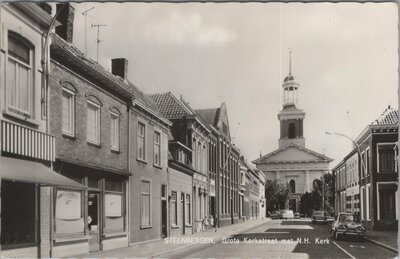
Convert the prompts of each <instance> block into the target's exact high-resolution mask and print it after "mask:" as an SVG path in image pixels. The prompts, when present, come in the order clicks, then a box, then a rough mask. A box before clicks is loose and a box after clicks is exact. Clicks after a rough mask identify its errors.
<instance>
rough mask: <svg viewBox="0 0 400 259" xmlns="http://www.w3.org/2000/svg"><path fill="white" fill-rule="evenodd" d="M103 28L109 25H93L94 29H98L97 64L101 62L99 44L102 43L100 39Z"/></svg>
mask: <svg viewBox="0 0 400 259" xmlns="http://www.w3.org/2000/svg"><path fill="white" fill-rule="evenodd" d="M103 26H107V24H92V28H93V27H97V59H96V61H97V62H99V44H100V42H101V40H100V38H99V37H100V27H103Z"/></svg>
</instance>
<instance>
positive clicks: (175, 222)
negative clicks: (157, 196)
mask: <svg viewBox="0 0 400 259" xmlns="http://www.w3.org/2000/svg"><path fill="white" fill-rule="evenodd" d="M176 199H177V194H176V192H171V222H172V226H174V227H176V226H178V204H177V202H176Z"/></svg>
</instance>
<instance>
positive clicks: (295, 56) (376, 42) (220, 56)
mask: <svg viewBox="0 0 400 259" xmlns="http://www.w3.org/2000/svg"><path fill="white" fill-rule="evenodd" d="M73 6H74V7H75V24H74V25H75V28H74V44H75V45H76V46H77V47H78V48H80V49H81V50H82V51H83V50H84V49H85V26H86V28H87V49H88V50H87V55H88V56H89V57H91V58H92V59H94V60H96V36H97V29H96V28H95V27H94V28H93V27H92V26H91V25H93V24H105V25H107V26H103V27H101V28H100V40H101V42H100V45H99V46H100V47H99V63H100V64H102V65H103V66H104V67H106V68H107V69H110V64H111V59H112V58H121V57H124V58H126V59H128V61H129V68H128V79H129V80H130V81H131V82H133V83H134V84H135V85H137V86H138V87H139V88H140V89H141V90H142V91H143V92H145V93H161V92H169V91H170V92H172V93H173V94H175V96H177V97H179V96H180V95H182V96H183V98H184V99H185V100H186V101H187V102H189V104H190V106H191V107H192V108H194V109H203V108H216V107H219V106H220V105H221V103H222V102H225V103H226V105H227V109H228V117H229V124H230V130H231V135H232V136H233V138H234V139H233V141H234V143H235V144H236V146H237V147H238V148H239V149H240V151H241V153H242V154H243V155H244V156H245V158H246V159H247V160H248V161H253V160H255V159H256V158H258V157H259V156H260V154H262V155H265V154H267V153H269V152H272V151H274V150H275V149H277V148H278V139H279V121H278V118H277V114H278V112H279V111H280V110H281V109H282V82H283V79H284V77H285V76H286V75H287V74H288V70H289V65H288V64H289V50H291V51H292V74H293V75H294V76H295V78H296V80H297V81H298V82H299V83H300V88H299V104H298V107H299V108H300V109H303V111H304V112H305V113H306V117H305V120H304V137H305V141H306V147H307V148H309V149H311V150H314V151H316V152H319V153H322V154H325V155H327V156H328V157H330V158H332V159H334V161H333V162H332V163H331V164H330V167H333V166H334V165H336V164H337V163H338V162H340V161H341V159H343V157H344V156H345V155H346V154H347V153H348V152H350V150H351V149H352V143H351V141H349V140H348V139H346V138H343V137H339V136H335V135H326V134H325V132H326V131H332V132H338V133H342V134H345V135H348V136H349V137H351V138H356V137H357V136H358V134H359V133H360V132H361V131H362V130H363V129H364V128H365V127H366V126H367V125H368V124H369V123H371V122H372V121H373V120H375V119H376V118H377V117H378V116H379V115H380V114H381V113H382V112H383V111H384V110H385V109H386V108H387V107H388V105H390V106H392V107H395V108H396V109H397V107H398V94H397V88H398V60H399V57H398V52H397V48H398V28H397V24H398V14H397V6H396V3H363V4H359V3H337V4H334V3H74V4H73ZM92 7H94V9H92V10H90V11H89V12H88V13H87V17H85V16H84V15H83V14H82V12H84V11H85V10H88V9H91V8H92ZM85 18H87V22H86V21H85Z"/></svg>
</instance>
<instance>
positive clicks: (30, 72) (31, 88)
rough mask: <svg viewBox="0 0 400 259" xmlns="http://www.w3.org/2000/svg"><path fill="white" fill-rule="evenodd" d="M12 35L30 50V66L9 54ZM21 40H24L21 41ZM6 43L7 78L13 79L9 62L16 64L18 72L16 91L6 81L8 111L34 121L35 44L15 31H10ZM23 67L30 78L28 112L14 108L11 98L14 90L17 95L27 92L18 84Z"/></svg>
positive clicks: (16, 73) (28, 79) (28, 80)
mask: <svg viewBox="0 0 400 259" xmlns="http://www.w3.org/2000/svg"><path fill="white" fill-rule="evenodd" d="M10 34H14V35H15V37H14V38H16V40H17V41H20V42H21V43H22V44H23V45H25V46H26V47H27V48H28V49H29V64H27V63H25V62H23V61H21V60H18V59H17V58H15V57H13V56H12V55H10V54H9V48H8V47H9V46H8V42H9V38H10ZM11 37H13V36H11ZM21 38H22V39H23V40H21ZM24 40H25V41H27V42H28V43H29V44H31V45H32V46H33V47H31V46H28V45H27V44H26V43H25V42H24ZM6 41H7V57H6V60H5V63H6V77H11V73H10V69H11V65H10V64H9V61H11V62H13V63H15V69H16V72H15V77H16V78H14V81H15V86H13V87H15V89H14V88H13V87H12V86H9V84H8V79H6V85H7V86H6V97H7V98H6V100H7V110H8V111H10V112H12V113H15V114H18V115H22V116H24V117H26V118H31V119H33V118H34V107H33V106H34V105H33V98H34V90H35V80H34V71H35V69H34V62H35V60H34V57H35V55H34V44H33V43H32V42H31V41H29V40H27V39H26V38H25V37H23V36H22V35H21V34H18V33H17V32H14V31H8V33H7V40H6ZM21 66H22V67H24V68H26V69H27V71H28V78H27V82H28V86H27V89H28V91H27V92H28V96H27V100H28V105H27V107H28V110H24V109H22V108H21V107H17V106H14V105H12V103H11V102H12V101H11V98H12V97H11V92H12V91H13V89H14V90H15V95H19V91H20V90H25V92H26V89H21V86H18V83H19V73H18V71H19V69H18V68H19V67H21ZM16 98H17V99H18V97H16ZM17 99H16V102H18V100H17Z"/></svg>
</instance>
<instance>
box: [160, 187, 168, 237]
mask: <svg viewBox="0 0 400 259" xmlns="http://www.w3.org/2000/svg"><path fill="white" fill-rule="evenodd" d="M167 219H168V217H167V186H166V185H161V238H166V237H167V236H168V226H167Z"/></svg>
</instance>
